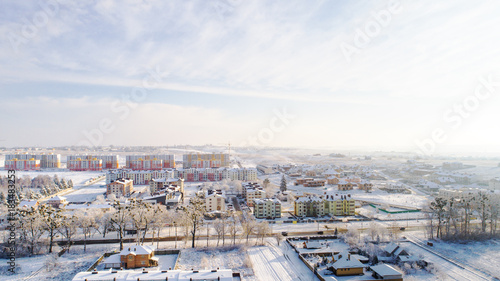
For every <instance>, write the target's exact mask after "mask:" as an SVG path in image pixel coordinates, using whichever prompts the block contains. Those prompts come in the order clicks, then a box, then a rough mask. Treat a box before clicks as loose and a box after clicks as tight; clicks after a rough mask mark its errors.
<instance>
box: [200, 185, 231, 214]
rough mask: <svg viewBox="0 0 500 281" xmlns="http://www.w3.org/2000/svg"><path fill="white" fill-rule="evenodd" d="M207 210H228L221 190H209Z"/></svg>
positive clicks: (206, 203) (206, 202)
mask: <svg viewBox="0 0 500 281" xmlns="http://www.w3.org/2000/svg"><path fill="white" fill-rule="evenodd" d="M205 210H206V211H207V212H214V211H219V212H224V211H226V199H225V197H224V194H223V192H222V191H220V190H207V193H206V194H205Z"/></svg>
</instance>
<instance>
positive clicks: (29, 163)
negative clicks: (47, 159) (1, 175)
mask: <svg viewBox="0 0 500 281" xmlns="http://www.w3.org/2000/svg"><path fill="white" fill-rule="evenodd" d="M5 170H18V171H30V170H40V160H36V159H33V158H31V159H26V160H25V159H17V158H14V159H9V160H5Z"/></svg>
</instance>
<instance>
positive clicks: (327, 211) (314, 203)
mask: <svg viewBox="0 0 500 281" xmlns="http://www.w3.org/2000/svg"><path fill="white" fill-rule="evenodd" d="M355 213H356V201H355V200H354V199H353V198H352V197H351V195H350V194H347V195H340V196H339V195H338V194H335V195H333V194H325V195H324V196H305V197H299V198H297V199H296V200H295V202H294V214H295V215H296V216H298V217H322V216H325V215H330V216H354V215H355Z"/></svg>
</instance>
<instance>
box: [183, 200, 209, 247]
mask: <svg viewBox="0 0 500 281" xmlns="http://www.w3.org/2000/svg"><path fill="white" fill-rule="evenodd" d="M204 213H205V202H204V200H203V199H202V198H200V197H194V198H192V199H191V200H190V202H189V205H188V206H187V208H186V209H185V222H186V227H187V230H186V231H188V232H189V233H190V235H191V239H192V242H191V247H192V248H194V246H195V240H196V232H197V231H198V230H199V229H200V227H201V225H202V224H203V214H204Z"/></svg>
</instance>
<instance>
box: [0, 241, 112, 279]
mask: <svg viewBox="0 0 500 281" xmlns="http://www.w3.org/2000/svg"><path fill="white" fill-rule="evenodd" d="M112 248H114V247H112V246H109V245H88V246H87V252H85V253H84V252H83V246H73V247H71V250H70V252H69V253H65V254H64V255H62V256H61V257H58V258H55V259H54V255H53V256H50V255H39V256H35V257H25V258H17V259H16V264H18V265H19V266H20V273H19V274H15V275H8V274H7V273H8V272H7V269H8V268H7V267H6V266H4V265H5V264H6V260H3V259H0V264H1V265H2V266H1V267H0V275H1V276H2V278H0V279H1V280H2V281H4V280H5V281H15V280H36V281H42V280H43V281H45V280H47V281H48V280H61V281H62V280H71V279H73V276H74V275H75V274H76V273H78V272H80V271H85V270H87V269H88V268H89V267H90V266H91V265H92V264H93V263H94V262H95V261H96V260H97V259H98V258H99V257H100V256H101V255H102V254H103V253H104V252H106V251H110V250H111V249H112ZM55 249H56V251H55V252H57V251H59V250H60V249H59V248H58V247H55ZM52 260H53V261H52ZM54 261H55V262H54ZM48 264H51V265H54V264H55V267H54V268H50V267H47V265H48Z"/></svg>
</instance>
